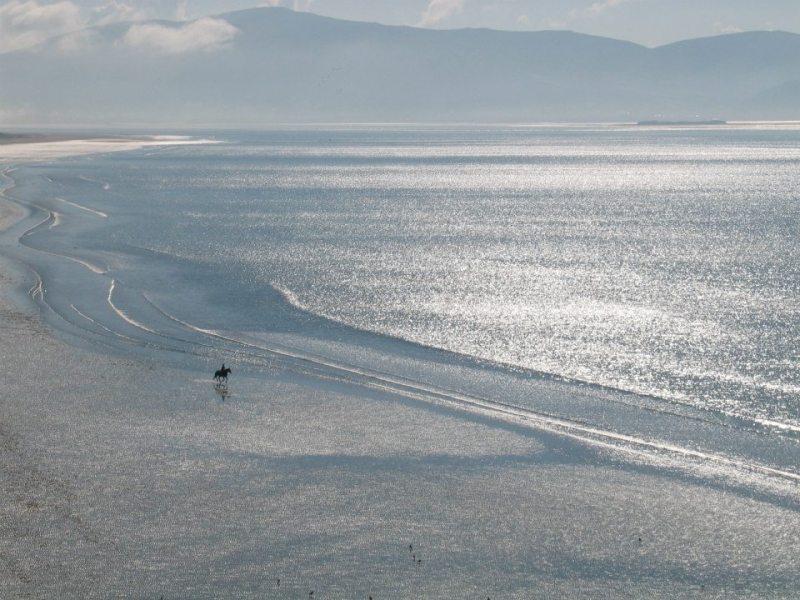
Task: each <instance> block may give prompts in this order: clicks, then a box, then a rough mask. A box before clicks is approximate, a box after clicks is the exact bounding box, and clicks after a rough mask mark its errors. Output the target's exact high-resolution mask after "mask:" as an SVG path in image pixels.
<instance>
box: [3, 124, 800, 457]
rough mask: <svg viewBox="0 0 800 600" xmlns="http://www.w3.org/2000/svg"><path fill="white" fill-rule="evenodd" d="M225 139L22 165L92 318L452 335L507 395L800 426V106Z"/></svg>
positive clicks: (382, 341) (68, 305) (223, 341)
mask: <svg viewBox="0 0 800 600" xmlns="http://www.w3.org/2000/svg"><path fill="white" fill-rule="evenodd" d="M204 137H213V138H215V139H216V141H217V142H218V143H215V144H208V145H195V146H175V147H166V148H157V149H145V150H139V151H134V152H126V153H116V154H109V155H96V156H90V157H79V158H73V159H65V160H60V161H57V162H54V163H49V164H36V165H33V166H26V167H22V168H18V169H16V170H15V171H14V172H13V173H11V175H12V177H13V178H14V180H15V184H16V187H15V188H14V189H13V190H11V191H9V195H11V196H12V197H14V198H17V199H18V200H19V201H20V202H22V203H23V204H25V203H27V205H29V206H33V207H36V210H38V211H40V212H39V213H37V214H39V216H40V218H39V219H38V221H36V223H35V226H32V225H31V223H28V224H27V226H26V228H25V230H24V231H18V232H17V233H19V234H20V241H21V242H22V244H21V247H20V248H19V249H18V250H16V251H14V252H16V254H17V257H18V258H20V260H22V261H23V262H25V263H26V264H28V265H30V266H31V268H32V269H33V270H34V271H35V272H36V273H37V274H38V277H40V278H41V285H39V284H37V285H36V286H34V288H33V290H32V292H31V295H32V296H34V297H35V298H38V299H39V300H40V301H42V302H44V303H45V304H47V306H48V307H49V310H51V311H52V313H53V315H56V316H54V317H53V322H54V323H57V324H59V326H61V327H64V328H65V329H67V330H68V331H69V334H70V335H72V336H77V337H79V338H83V339H84V340H88V341H90V343H102V344H106V345H111V346H114V347H117V348H120V347H123V348H124V347H130V348H139V349H141V351H142V352H145V353H146V352H148V351H149V349H153V348H156V347H158V348H160V349H166V350H180V351H181V352H183V353H187V354H188V355H191V356H194V357H200V359H199V360H201V361H203V360H205V361H206V362H205V363H203V365H205V364H206V363H207V364H211V363H212V361H215V360H216V359H217V358H218V357H220V356H222V357H223V358H224V356H226V352H227V355H228V356H230V358H229V361H237V360H238V362H239V363H240V364H243V363H245V362H248V361H249V363H251V364H252V366H253V368H255V367H256V366H257V365H258V364H261V365H262V366H263V367H264V368H269V367H270V365H271V366H275V365H276V364H278V363H279V362H281V360H284V359H286V356H285V354H287V353H288V354H289V355H291V356H293V357H294V358H297V355H298V353H303V352H304V353H305V354H302V356H303V357H306V358H307V357H308V356H309V354H308V353H315V354H314V356H315V357H319V356H320V355H325V353H326V352H327V355H326V356H327V358H328V359H340V360H342V361H344V363H345V364H347V365H351V366H352V365H361V366H362V367H363V366H364V365H368V366H369V367H370V368H380V369H381V372H390V373H395V374H397V375H403V376H408V375H409V373H410V372H411V370H412V369H411V368H410V367H408V366H406V367H403V365H401V364H400V362H397V361H394V362H393V360H392V359H391V357H397V356H402V357H406V359H407V360H412V359H414V358H415V357H416V358H417V359H419V361H420V362H426V361H427V362H430V360H429V359H430V358H431V357H435V361H434V362H436V361H439V362H440V363H441V364H447V365H450V366H452V365H456V367H458V365H478V366H479V367H480V368H481V369H483V370H484V371H485V372H486V373H490V374H491V377H495V378H499V379H493V380H492V381H493V384H492V388H491V389H493V390H495V392H496V391H497V390H498V389H500V390H502V389H503V384H502V383H499V384H498V383H497V381H508V382H512V381H517V380H518V379H520V378H523V379H524V378H534V379H536V378H538V379H541V380H544V381H563V382H566V383H569V384H574V385H577V386H581V389H585V388H586V386H589V387H591V388H592V389H596V390H600V392H607V393H608V394H612V395H613V394H621V396H619V397H620V398H624V402H625V403H626V404H627V405H630V406H632V407H634V408H635V407H645V408H647V409H648V410H656V411H658V410H663V411H664V412H665V413H675V412H677V413H680V414H690V415H691V416H692V417H698V415H699V418H710V419H716V420H719V421H720V422H725V423H733V424H735V426H737V427H741V428H743V429H745V430H752V429H754V428H756V429H758V428H761V429H766V430H768V431H770V432H773V433H774V434H775V435H778V436H782V437H787V438H788V439H796V438H797V436H798V433H800V249H798V243H797V242H798V236H799V235H800V144H798V142H800V129H798V128H796V127H792V126H786V127H775V126H772V127H758V126H752V127H746V128H745V127H738V128H737V127H709V128H700V129H686V128H676V129H672V130H670V129H659V128H653V129H647V128H636V127H589V126H586V127H568V128H555V127H553V128H545V127H536V128H532V127H527V128H526V127H507V128H502V127H485V128H466V127H461V128H459V127H449V128H446V127H441V128H435V127H381V128H378V127H351V128H345V127H342V128H327V129H312V128H305V129H303V128H299V129H276V130H273V131H264V132H258V133H252V132H215V133H210V134H204ZM14 252H12V253H14ZM37 286H38V287H37ZM200 338H203V341H200ZM268 344H273V345H272V346H268ZM275 344H279V348H280V349H281V352H283V353H284V356H282V357H281V356H278V357H275V356H274V355H271V356H272V358H271V359H270V360H271V361H272V362H270V361H266V360H262V359H264V356H263V355H259V356H255V355H256V354H258V353H259V352H260V351H262V350H263V351H266V350H275V348H276V346H275ZM365 348H366V350H365ZM371 351H375V352H378V351H379V352H380V356H377V355H370V356H369V357H367V354H369V352H371ZM441 351H446V352H441ZM232 352H238V353H239V354H235V353H234V354H231V353H232ZM262 354H263V353H262ZM387 357H389V358H387ZM259 360H261V361H262V362H261V363H259ZM454 368H455V367H454ZM416 373H417V375H416V376H415V379H424V377H422V376H421V375H420V374H419V371H418V370H417V371H416ZM487 377H488V375H487ZM504 377H505V379H503V378H504ZM453 378H456V375H453ZM451 384H452V382H451V381H449V380H448V385H451ZM509 386H511V384H510V383H509ZM466 391H468V392H470V393H476V394H480V395H481V397H482V398H486V399H487V400H488V399H490V398H488V393H487V392H486V388H485V387H483V388H481V387H480V386H477V387H473V388H470V389H468V390H466ZM600 392H598V393H600ZM496 395H499V396H502V398H499V399H502V400H503V401H505V402H509V403H510V404H512V405H514V406H525V405H526V402H527V400H526V394H525V393H524V392H519V393H516V394H514V393H510V392H509V393H508V394H506V393H505V392H503V393H501V394H496ZM492 399H493V400H497V399H498V398H492ZM637 399H638V400H637ZM631 410H633V409H631ZM682 411H688V412H686V413H684V412H682ZM551 412H552V411H551ZM581 418H582V419H583V421H586V420H588V421H592V419H590V418H588V417H581ZM794 456H795V458H796V454H795V455H794ZM787 460H788V463H791V462H792V461H791V459H787Z"/></svg>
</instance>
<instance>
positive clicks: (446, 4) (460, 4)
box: [417, 0, 464, 27]
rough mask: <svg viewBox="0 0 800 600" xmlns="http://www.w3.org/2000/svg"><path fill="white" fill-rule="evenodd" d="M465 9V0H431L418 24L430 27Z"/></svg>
mask: <svg viewBox="0 0 800 600" xmlns="http://www.w3.org/2000/svg"><path fill="white" fill-rule="evenodd" d="M463 9H464V0H430V3H429V4H428V7H427V8H426V9H425V10H424V11H423V12H422V16H421V17H420V19H419V23H417V25H418V26H419V27H430V26H431V25H436V24H438V23H441V22H442V21H444V20H446V19H449V18H450V17H452V16H453V15H456V14H458V13H460V12H461V11H462V10H463Z"/></svg>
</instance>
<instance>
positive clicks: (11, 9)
mask: <svg viewBox="0 0 800 600" xmlns="http://www.w3.org/2000/svg"><path fill="white" fill-rule="evenodd" d="M85 25H86V23H85V20H84V19H83V17H82V16H81V11H80V9H79V8H78V7H77V6H76V5H75V4H73V3H72V2H69V1H68V0H64V1H62V2H56V3H55V4H39V2H37V1H36V0H25V1H21V0H11V2H7V3H6V4H3V5H2V6H0V52H8V51H10V50H17V49H20V48H26V47H29V46H34V45H36V44H39V43H41V42H43V41H45V40H46V39H47V38H49V37H53V36H55V35H60V34H63V33H67V32H69V31H75V30H77V29H81V28H82V27H85Z"/></svg>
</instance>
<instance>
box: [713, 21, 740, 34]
mask: <svg viewBox="0 0 800 600" xmlns="http://www.w3.org/2000/svg"><path fill="white" fill-rule="evenodd" d="M714 31H716V32H717V33H741V32H742V31H744V30H743V29H740V28H739V27H736V26H735V25H726V24H725V23H720V22H719V21H717V22H716V23H714Z"/></svg>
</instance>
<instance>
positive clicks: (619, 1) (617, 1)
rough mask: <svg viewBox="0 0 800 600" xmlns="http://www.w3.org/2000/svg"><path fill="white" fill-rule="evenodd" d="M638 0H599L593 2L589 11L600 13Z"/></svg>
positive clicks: (594, 13) (590, 12) (595, 13)
mask: <svg viewBox="0 0 800 600" xmlns="http://www.w3.org/2000/svg"><path fill="white" fill-rule="evenodd" d="M636 1H637V0H599V1H598V2H592V4H591V6H590V7H589V8H588V9H587V12H588V13H589V14H593V15H599V14H602V13H604V12H606V11H609V10H611V9H613V8H616V7H617V6H621V5H623V4H628V3H629V2H636Z"/></svg>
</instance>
